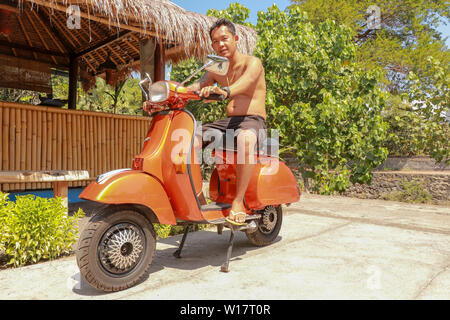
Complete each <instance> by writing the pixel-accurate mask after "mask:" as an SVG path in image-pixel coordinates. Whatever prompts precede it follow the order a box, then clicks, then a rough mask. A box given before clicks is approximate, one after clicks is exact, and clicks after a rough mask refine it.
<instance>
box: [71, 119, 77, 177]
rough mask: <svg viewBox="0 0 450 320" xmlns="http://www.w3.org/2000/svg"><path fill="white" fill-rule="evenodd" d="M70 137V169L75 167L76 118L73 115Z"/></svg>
mask: <svg viewBox="0 0 450 320" xmlns="http://www.w3.org/2000/svg"><path fill="white" fill-rule="evenodd" d="M70 139H71V140H72V164H71V169H72V170H75V168H76V167H77V160H78V159H77V119H76V118H75V115H72V132H71V135H70Z"/></svg>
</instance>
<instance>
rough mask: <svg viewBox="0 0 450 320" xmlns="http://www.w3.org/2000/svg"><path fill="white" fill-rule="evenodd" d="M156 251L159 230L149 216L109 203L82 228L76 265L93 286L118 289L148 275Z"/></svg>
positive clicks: (108, 289) (110, 289) (133, 283)
mask: <svg viewBox="0 0 450 320" xmlns="http://www.w3.org/2000/svg"><path fill="white" fill-rule="evenodd" d="M155 250H156V233H155V230H154V229H153V225H152V223H151V222H150V221H149V220H148V219H147V218H145V217H144V216H143V215H142V214H140V213H139V212H137V211H135V210H132V209H130V208H123V207H122V208H121V207H117V206H108V207H106V208H105V209H103V210H102V212H100V213H99V214H98V215H96V216H94V217H92V218H91V220H90V221H89V222H88V225H87V226H86V227H85V229H84V230H83V232H82V234H81V236H80V240H79V242H78V250H77V253H76V256H77V264H78V267H79V268H80V273H81V275H82V276H83V278H84V279H85V280H86V281H87V282H88V283H89V284H90V285H91V286H93V287H95V288H97V289H99V290H102V291H107V292H109V291H119V290H124V289H127V288H129V287H132V286H133V285H135V284H136V283H138V282H139V281H141V280H142V279H143V278H144V277H145V276H146V275H147V274H148V272H149V270H150V265H151V263H152V261H153V256H154V254H155Z"/></svg>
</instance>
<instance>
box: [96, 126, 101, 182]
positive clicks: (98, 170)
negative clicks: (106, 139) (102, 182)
mask: <svg viewBox="0 0 450 320" xmlns="http://www.w3.org/2000/svg"><path fill="white" fill-rule="evenodd" d="M95 122H96V128H95V142H96V148H95V164H96V165H95V175H96V176H97V175H99V174H100V173H101V163H102V159H101V156H102V145H101V140H102V135H101V128H102V119H101V118H100V117H96V121H95Z"/></svg>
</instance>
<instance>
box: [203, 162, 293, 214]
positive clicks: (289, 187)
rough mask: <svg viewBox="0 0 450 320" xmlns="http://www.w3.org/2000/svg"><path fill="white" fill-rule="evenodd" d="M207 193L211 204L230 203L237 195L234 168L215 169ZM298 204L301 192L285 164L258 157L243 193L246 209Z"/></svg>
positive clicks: (223, 166) (229, 166)
mask: <svg viewBox="0 0 450 320" xmlns="http://www.w3.org/2000/svg"><path fill="white" fill-rule="evenodd" d="M209 192H210V199H211V200H213V201H216V202H224V203H231V202H232V201H233V199H234V197H235V195H236V165H234V164H221V165H217V166H216V169H215V170H214V171H213V173H212V175H211V180H210V191H209ZM299 200H300V189H299V188H298V184H297V181H296V179H295V177H294V175H293V174H292V172H291V170H290V169H289V168H288V167H287V166H286V164H285V163H284V162H282V161H279V160H278V159H277V158H269V157H260V156H259V157H258V161H257V164H256V165H255V168H254V170H253V174H252V177H251V178H250V181H249V184H248V187H247V190H246V192H245V202H246V204H247V206H248V207H249V208H251V209H254V210H259V209H262V208H264V207H265V206H268V205H279V204H286V203H294V202H297V201H299Z"/></svg>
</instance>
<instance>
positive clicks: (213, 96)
mask: <svg viewBox="0 0 450 320" xmlns="http://www.w3.org/2000/svg"><path fill="white" fill-rule="evenodd" d="M194 93H195V94H197V95H200V91H194ZM200 98H201V99H202V100H215V101H223V100H225V96H224V95H223V94H217V93H210V94H209V96H208V97H200Z"/></svg>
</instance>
